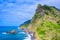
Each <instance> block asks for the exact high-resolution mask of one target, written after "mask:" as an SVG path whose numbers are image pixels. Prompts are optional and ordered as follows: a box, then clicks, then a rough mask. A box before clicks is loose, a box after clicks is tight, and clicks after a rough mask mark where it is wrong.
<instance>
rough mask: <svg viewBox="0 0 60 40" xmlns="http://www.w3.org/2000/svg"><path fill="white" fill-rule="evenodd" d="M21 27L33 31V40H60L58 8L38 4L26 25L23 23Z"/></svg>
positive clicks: (59, 11) (59, 12)
mask: <svg viewBox="0 0 60 40" xmlns="http://www.w3.org/2000/svg"><path fill="white" fill-rule="evenodd" d="M27 22H28V21H27ZM21 29H24V30H25V31H27V32H28V31H29V32H33V33H35V34H34V37H35V40H60V10H59V9H57V8H56V7H54V6H47V5H43V6H42V5H40V4H38V6H37V9H36V12H35V15H34V16H33V18H32V20H31V21H30V22H29V23H28V25H26V24H23V25H22V26H21Z"/></svg>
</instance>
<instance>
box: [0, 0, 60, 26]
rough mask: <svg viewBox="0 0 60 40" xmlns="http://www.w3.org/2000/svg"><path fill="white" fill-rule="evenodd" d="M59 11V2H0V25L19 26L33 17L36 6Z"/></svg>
mask: <svg viewBox="0 0 60 40" xmlns="http://www.w3.org/2000/svg"><path fill="white" fill-rule="evenodd" d="M39 3H40V4H42V5H44V4H47V5H52V6H56V7H57V8H59V9H60V1H59V0H0V19H1V20H0V25H4V26H9V25H12V26H13V25H14V26H15V25H17V26H18V25H20V24H22V23H23V22H24V21H26V20H29V19H31V18H32V17H33V15H34V13H35V10H36V6H37V4H39Z"/></svg>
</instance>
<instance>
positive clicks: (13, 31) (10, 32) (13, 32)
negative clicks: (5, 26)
mask: <svg viewBox="0 0 60 40" xmlns="http://www.w3.org/2000/svg"><path fill="white" fill-rule="evenodd" d="M6 33H7V34H17V31H16V30H12V31H9V32H6Z"/></svg>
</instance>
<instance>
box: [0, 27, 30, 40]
mask: <svg viewBox="0 0 60 40" xmlns="http://www.w3.org/2000/svg"><path fill="white" fill-rule="evenodd" d="M11 30H16V31H18V33H17V34H7V33H5V32H8V31H11ZM0 40H30V37H29V35H27V34H26V33H25V32H24V31H22V30H19V29H18V26H15V27H14V26H0Z"/></svg>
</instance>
